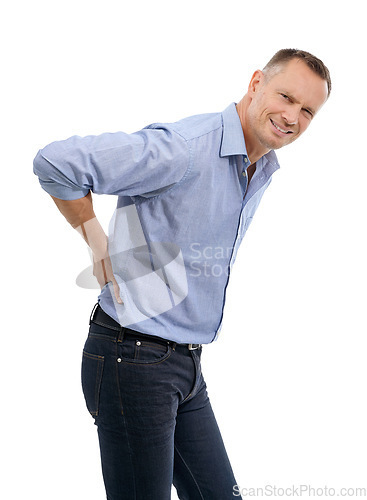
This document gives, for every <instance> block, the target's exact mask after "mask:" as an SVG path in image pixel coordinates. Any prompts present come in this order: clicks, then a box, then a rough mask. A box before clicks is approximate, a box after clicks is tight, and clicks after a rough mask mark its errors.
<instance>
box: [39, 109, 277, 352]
mask: <svg viewBox="0 0 367 500" xmlns="http://www.w3.org/2000/svg"><path fill="white" fill-rule="evenodd" d="M249 164H250V161H249V159H248V156H247V152H246V146H245V140H244V135H243V131H242V127H241V122H240V119H239V116H238V114H237V110H236V107H235V103H232V104H231V105H230V106H229V107H228V108H226V109H225V110H224V111H223V112H222V113H210V114H202V115H197V116H192V117H189V118H185V119H183V120H180V121H178V122H176V123H154V124H152V125H149V126H148V127H146V128H144V129H142V130H140V131H138V132H135V133H133V134H126V133H123V132H116V133H106V134H101V135H99V136H87V137H83V138H82V137H79V136H74V137H71V138H69V139H67V140H65V141H58V142H53V143H51V144H49V145H48V146H46V147H45V148H44V149H42V150H40V151H39V152H38V154H37V156H36V158H35V160H34V172H35V174H36V175H38V177H39V181H40V183H41V186H42V187H43V188H44V189H45V190H46V191H47V192H48V193H49V194H51V195H52V196H55V197H57V198H61V199H64V200H73V199H78V198H81V197H84V196H86V195H87V194H88V192H89V191H90V190H91V191H92V192H93V193H98V194H110V195H117V196H118V201H117V208H116V210H115V213H114V214H113V217H112V220H111V222H110V227H109V235H108V238H109V242H108V249H109V254H110V257H111V262H112V267H113V272H114V275H115V277H116V280H117V282H118V284H119V287H120V295H121V298H122V300H123V301H124V303H123V304H118V303H117V301H116V299H115V296H114V293H113V288H112V284H111V283H107V284H106V285H105V286H104V288H103V289H102V290H101V293H100V295H99V297H98V301H99V303H100V305H101V307H102V309H104V311H105V312H106V313H107V314H109V315H110V316H111V317H113V318H114V319H115V320H116V321H117V322H119V323H120V324H121V325H122V326H127V327H128V328H131V329H134V330H137V331H140V332H142V333H147V334H150V335H157V336H159V337H163V338H166V339H170V340H173V341H176V342H181V343H200V344H205V343H210V342H212V341H213V340H215V339H216V338H217V335H218V333H219V331H220V328H221V324H222V316H223V307H224V302H225V295H226V288H227V284H228V279H229V275H230V272H231V269H232V266H233V263H234V260H235V258H236V254H237V251H238V247H239V245H240V243H241V241H242V238H243V237H244V235H245V233H246V231H247V229H248V227H249V225H250V223H251V220H252V218H253V216H254V214H255V211H256V209H257V207H258V205H259V202H260V200H261V198H262V195H263V194H264V192H265V190H266V188H267V187H268V186H269V184H270V182H271V176H272V174H273V173H274V171H275V170H277V169H278V168H279V165H278V161H277V158H276V155H275V153H274V151H270V152H269V153H267V154H266V155H265V156H263V157H262V158H261V159H260V160H258V161H257V162H256V171H255V174H254V175H253V177H252V179H251V182H250V184H249V186H248V189H247V181H248V178H247V170H246V169H247V167H248V166H249Z"/></svg>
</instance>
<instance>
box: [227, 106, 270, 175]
mask: <svg viewBox="0 0 367 500" xmlns="http://www.w3.org/2000/svg"><path fill="white" fill-rule="evenodd" d="M222 120H223V135H222V144H221V147H220V154H219V156H220V157H223V156H232V155H243V156H246V157H247V158H248V156H247V150H246V144H245V138H244V135H243V130H242V125H241V120H240V117H239V116H238V113H237V109H236V103H235V102H232V103H231V104H230V105H229V106H228V108H226V109H225V110H224V111H223V112H222ZM263 158H265V159H266V160H267V161H268V162H269V163H271V164H272V165H273V168H274V170H278V168H279V162H278V158H277V156H276V154H275V152H274V151H273V150H270V151H269V152H268V153H266V154H265V155H264V156H263Z"/></svg>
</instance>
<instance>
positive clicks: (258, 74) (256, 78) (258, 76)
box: [248, 69, 265, 94]
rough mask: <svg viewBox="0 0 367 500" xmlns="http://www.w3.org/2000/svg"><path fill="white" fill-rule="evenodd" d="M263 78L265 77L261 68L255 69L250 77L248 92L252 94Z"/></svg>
mask: <svg viewBox="0 0 367 500" xmlns="http://www.w3.org/2000/svg"><path fill="white" fill-rule="evenodd" d="M264 79H265V75H264V73H263V72H262V71H261V69H257V70H256V71H255V73H254V74H253V75H252V78H251V80H250V83H249V86H248V92H249V94H254V93H255V92H256V90H257V89H258V88H259V86H260V85H261V84H262V83H263V81H264Z"/></svg>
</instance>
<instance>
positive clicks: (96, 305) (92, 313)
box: [89, 302, 98, 324]
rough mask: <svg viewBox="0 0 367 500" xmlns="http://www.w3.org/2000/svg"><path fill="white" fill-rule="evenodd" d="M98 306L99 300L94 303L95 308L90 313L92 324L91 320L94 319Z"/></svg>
mask: <svg viewBox="0 0 367 500" xmlns="http://www.w3.org/2000/svg"><path fill="white" fill-rule="evenodd" d="M97 307H98V302H97V303H96V304H94V307H93V309H92V312H91V313H90V316H89V324H91V322H92V320H93V315H94V313H95V311H96V309H97Z"/></svg>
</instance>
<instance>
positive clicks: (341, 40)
mask: <svg viewBox="0 0 367 500" xmlns="http://www.w3.org/2000/svg"><path fill="white" fill-rule="evenodd" d="M362 7H363V3H362V2H360V1H358V0H350V1H349V2H333V1H320V0H318V1H314V0H308V1H307V2H291V3H289V2H274V1H262V2H246V1H234V0H226V1H225V2H213V1H200V0H196V1H191V0H186V1H185V2H176V1H172V0H171V1H159V0H156V1H154V2H152V1H144V2H139V1H136V2H132V1H131V2H129V3H126V2H123V1H121V0H120V1H112V0H105V1H104V2H95V1H94V0H88V1H84V0H83V1H81V0H73V1H70V0H63V1H62V2H61V1H58V2H55V1H52V0H48V1H40V0H33V1H32V2H25V1H18V2H17V1H15V2H12V3H11V4H10V3H9V6H8V7H7V8H5V9H4V8H3V9H2V10H3V12H2V14H1V21H0V22H1V30H0V32H1V49H2V50H1V52H2V63H1V67H2V68H1V73H2V77H1V87H2V90H1V101H2V105H1V127H2V131H1V153H2V164H1V180H2V182H1V215H2V227H3V230H2V254H3V255H2V259H1V262H2V266H1V272H2V276H3V286H2V300H1V304H2V320H1V331H2V349H1V364H0V366H1V408H2V409H1V431H2V437H1V454H2V455H3V460H2V463H3V466H2V467H3V468H2V471H1V472H2V474H1V475H2V477H3V479H2V481H1V488H2V489H3V491H0V495H1V498H4V499H6V500H13V499H14V500H15V499H16V500H19V499H21V498H37V500H46V499H47V500H50V499H52V500H61V499H62V500H64V499H87V498H88V499H89V500H101V499H103V498H105V493H104V487H103V482H102V476H101V472H100V462H99V449H98V442H97V434H96V427H95V426H94V425H93V420H92V418H91V417H90V416H89V414H88V413H87V410H86V408H85V404H84V399H83V395H82V391H81V386H80V362H81V351H82V348H83V344H84V341H85V338H86V335H87V330H88V318H89V313H90V311H91V308H92V306H93V305H94V303H95V302H96V297H97V294H98V292H97V290H83V289H81V288H78V287H77V286H76V285H75V278H76V276H77V274H78V273H79V272H80V271H81V270H82V269H84V268H85V267H86V266H88V265H89V263H90V261H89V255H88V252H87V247H86V245H85V243H84V242H83V241H82V239H81V238H80V236H79V235H78V234H77V233H76V232H75V231H74V230H73V229H72V228H71V227H70V226H68V224H67V222H66V221H65V220H64V219H63V217H62V216H61V215H60V214H59V213H58V211H57V209H56V207H55V206H54V204H53V202H52V200H51V199H50V198H49V196H48V195H47V194H46V193H45V192H43V191H42V190H41V188H40V187H39V184H38V181H37V178H36V177H35V176H34V175H33V173H32V161H33V157H34V156H35V154H36V153H37V150H38V149H39V148H41V147H43V146H45V145H46V144H48V143H49V142H51V141H53V140H58V139H64V138H66V137H69V136H71V135H74V134H78V135H88V134H98V133H102V132H107V131H109V132H114V131H117V130H124V131H126V132H133V131H135V130H138V129H140V128H142V127H143V126H145V125H147V124H149V123H151V122H154V121H174V120H177V119H180V118H183V117H185V116H189V115H192V114H197V113H202V112H214V111H221V110H223V109H224V108H225V107H227V105H228V104H229V103H230V102H232V101H238V100H239V99H240V98H241V97H242V96H243V94H244V93H245V92H246V89H247V85H248V81H249V79H250V77H251V75H252V73H253V71H255V70H256V69H258V68H262V67H263V66H264V65H265V63H266V62H267V61H268V60H269V59H270V57H271V56H272V55H273V53H275V52H276V51H277V50H278V49H280V48H285V47H296V48H301V49H304V50H308V51H310V52H313V53H315V55H317V56H318V57H320V58H321V59H323V60H324V62H325V63H326V64H327V66H328V67H329V69H330V72H331V75H332V79H333V91H332V95H331V97H330V99H329V101H328V102H327V104H326V105H325V106H324V108H323V109H322V110H321V112H320V114H319V115H318V116H317V117H316V119H315V121H314V122H313V123H312V125H311V127H310V129H309V130H308V131H307V132H306V134H305V135H304V136H303V137H302V138H301V139H299V140H298V141H297V142H296V143H294V144H292V145H291V146H289V147H288V148H286V149H284V150H281V151H279V152H278V158H279V160H280V163H281V167H282V168H281V169H280V171H278V172H276V174H274V178H273V182H272V184H271V186H270V188H269V190H268V191H267V193H266V194H265V196H264V198H263V201H262V203H261V205H260V207H259V209H258V212H257V215H256V217H255V219H254V221H253V223H252V225H251V228H250V229H249V232H248V234H247V236H246V238H245V240H244V242H243V244H242V247H241V249H240V251H239V254H238V258H237V261H236V264H235V266H234V269H233V271H234V272H233V275H232V278H231V282H230V286H229V288H228V293H227V305H226V311H225V319H224V325H223V330H222V332H221V336H220V339H219V341H218V342H216V343H215V344H213V345H209V346H207V347H206V348H205V349H204V353H203V358H204V359H203V365H204V374H205V377H206V381H207V384H208V387H209V394H210V396H211V400H212V404H213V406H214V409H215V412H216V415H217V419H218V422H219V425H220V427H221V430H222V434H223V437H224V440H225V443H226V447H227V450H228V453H229V456H230V458H231V462H232V465H233V468H234V471H235V475H236V478H237V481H238V483H239V485H240V487H241V488H251V487H253V488H255V487H265V486H266V485H275V486H278V487H279V488H280V487H283V488H285V487H288V486H291V485H292V484H294V485H299V484H306V485H308V484H309V485H312V486H313V487H315V488H316V487H324V486H325V485H326V486H328V487H329V488H331V487H334V488H338V487H354V488H356V487H358V486H359V487H360V486H364V487H367V478H366V470H367V456H366V453H367V452H366V449H367V448H366V445H367V435H366V421H367V415H366V413H367V407H366V380H367V377H366V375H367V373H366V371H367V370H366V347H367V342H366V334H367V328H366V278H367V276H366V274H367V273H366V253H367V252H366V250H367V248H366V237H365V231H366V215H367V213H366V212H367V211H366V196H365V186H366V181H367V173H366V158H365V154H364V148H365V142H366V139H365V133H364V129H365V120H366V101H365V95H366V92H365V85H366V69H365V64H366V63H365V48H366V47H365V45H366V38H365V23H364V18H365V13H364V11H363V10H362ZM115 201H116V199H114V198H112V197H111V198H109V197H95V207H96V212H97V215H98V216H99V218H100V219H101V222H102V223H103V224H104V225H105V226H106V224H107V223H108V220H109V216H110V215H111V214H112V211H113V207H114V204H115ZM4 459H5V461H4ZM173 497H174V495H173ZM175 498H176V497H175ZM223 500H224V499H223Z"/></svg>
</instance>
